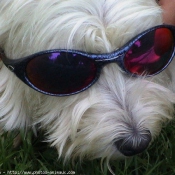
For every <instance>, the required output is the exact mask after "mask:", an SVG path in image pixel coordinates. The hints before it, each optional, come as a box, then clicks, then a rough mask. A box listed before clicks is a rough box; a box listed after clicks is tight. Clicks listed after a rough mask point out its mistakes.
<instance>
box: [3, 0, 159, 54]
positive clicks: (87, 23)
mask: <svg viewBox="0 0 175 175" xmlns="http://www.w3.org/2000/svg"><path fill="white" fill-rule="evenodd" d="M0 5H2V6H4V7H3V8H2V11H5V18H6V20H7V21H9V25H10V29H9V32H10V34H11V35H13V37H16V38H18V39H19V38H21V35H22V34H21V33H23V40H19V41H18V42H22V41H23V43H24V42H25V43H26V45H25V47H27V45H28V44H30V48H31V50H33V52H37V51H41V50H47V49H65V48H68V49H78V50H85V51H90V52H95V53H99V52H100V53H102V52H110V51H112V50H115V49H117V48H119V47H121V46H122V45H123V44H125V43H126V42H127V41H128V40H129V39H131V38H132V37H133V36H135V35H137V34H138V33H140V32H141V31H143V30H145V29H147V28H149V27H152V26H154V25H156V24H160V23H161V15H160V14H161V11H160V8H159V6H158V5H157V3H156V2H155V0H147V1H145V0H125V1H124V0H52V1H50V0H44V1H43V0H30V1H29V0H20V1H18V0H13V1H5V0H3V1H1V2H0ZM9 12H10V13H9ZM24 36H25V37H24ZM29 40H30V41H31V42H32V44H31V43H27V42H28V41H29ZM18 42H16V44H18V45H21V44H20V43H18ZM36 45H37V46H38V47H37V48H36V47H35V48H32V46H36ZM18 49H19V47H18ZM21 50H22V48H21ZM28 54H29V53H28Z"/></svg>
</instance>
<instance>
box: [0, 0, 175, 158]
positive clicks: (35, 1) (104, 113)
mask: <svg viewBox="0 0 175 175" xmlns="http://www.w3.org/2000/svg"><path fill="white" fill-rule="evenodd" d="M0 14H1V15H0V47H1V49H3V50H4V52H5V54H6V57H8V58H10V59H17V58H22V57H25V56H28V55H31V54H33V53H36V52H39V51H44V50H51V49H74V50H80V51H85V52H90V53H96V54H101V53H109V52H112V51H114V50H117V49H119V48H121V47H122V46H123V45H124V44H125V43H126V42H127V41H129V40H130V39H131V38H133V37H135V36H136V35H137V34H139V33H141V32H143V31H144V30H146V29H148V28H151V27H153V26H156V25H159V24H162V11H161V9H160V7H159V6H158V5H157V3H156V2H155V1H154V0H107V1H106V0H52V1H50V0H45V1H42V0H10V1H5V0H1V1H0ZM173 64H174V63H173V62H172V63H171V65H170V66H169V67H168V68H167V69H166V70H164V71H163V72H161V73H160V74H158V75H155V76H154V77H150V78H144V77H137V78H136V77H131V76H130V75H127V74H126V73H125V72H124V71H123V70H122V69H121V68H120V67H119V66H118V65H117V64H116V63H110V64H107V65H106V66H104V67H103V69H102V71H101V74H100V77H99V79H98V81H97V82H96V83H95V84H94V85H93V86H92V87H90V88H88V89H87V90H85V91H84V92H81V93H79V94H76V95H71V96H66V97H53V96H48V95H44V94H41V93H39V92H37V91H35V90H33V89H32V88H30V87H28V86H27V85H25V84H24V83H23V82H22V81H21V80H19V79H18V78H17V77H16V76H15V75H14V74H13V73H12V72H10V71H9V70H8V69H7V68H6V66H5V65H4V64H3V62H1V70H0V79H1V81H0V92H1V96H0V111H1V112H0V118H1V126H2V127H3V129H5V130H12V129H16V128H30V127H36V126H38V125H39V126H40V127H41V128H42V129H44V130H45V131H46V132H47V134H48V141H49V142H51V144H52V145H53V146H55V147H56V148H57V150H58V154H59V156H63V157H64V158H65V159H69V158H71V157H73V158H75V157H80V158H83V157H87V158H99V157H100V158H102V159H104V158H107V159H110V158H111V157H114V158H118V157H122V156H131V155H135V154H138V153H140V152H142V151H143V150H144V149H146V148H147V146H148V145H149V144H150V142H151V140H153V139H154V138H155V136H157V135H158V133H159V132H160V129H161V127H162V123H163V122H165V121H167V120H169V119H171V118H172V116H173V112H174V107H173V103H174V102H175V96H174V94H173V80H172V74H173V68H171V67H173V66H172V65H173ZM55 81H57V80H55Z"/></svg>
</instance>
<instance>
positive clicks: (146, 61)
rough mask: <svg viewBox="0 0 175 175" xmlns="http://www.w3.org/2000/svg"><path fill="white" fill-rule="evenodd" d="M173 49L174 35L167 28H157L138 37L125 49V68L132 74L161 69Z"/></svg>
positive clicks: (149, 73)
mask: <svg viewBox="0 0 175 175" xmlns="http://www.w3.org/2000/svg"><path fill="white" fill-rule="evenodd" d="M173 51H174V37H173V34H172V31H171V30H170V29H168V28H158V29H156V30H153V31H150V32H149V33H147V34H145V35H143V36H142V37H141V38H139V39H138V40H137V41H136V42H135V43H134V44H133V45H132V46H131V47H130V49H129V50H128V51H127V53H126V55H125V58H124V65H125V68H126V69H127V70H128V71H129V72H130V73H133V74H137V75H143V74H147V75H152V74H155V73H156V72H159V71H160V70H162V69H163V68H164V67H165V66H166V65H167V64H168V62H169V61H170V59H171V57H172V54H173Z"/></svg>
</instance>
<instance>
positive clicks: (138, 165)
mask: <svg viewBox="0 0 175 175" xmlns="http://www.w3.org/2000/svg"><path fill="white" fill-rule="evenodd" d="M21 135H22V144H21V145H20V146H19V147H18V148H14V147H13V139H14V137H15V136H16V132H13V133H11V134H8V133H5V134H3V136H1V139H0V174H4V175H7V174H10V173H11V174H15V173H23V172H22V171H24V172H28V173H29V174H30V172H29V171H31V172H33V173H35V174H37V172H35V171H38V172H45V173H46V172H47V175H49V174H52V173H53V171H57V174H59V172H62V173H63V171H66V172H68V171H74V172H75V174H76V175H103V174H104V175H109V174H111V173H110V172H109V171H108V168H107V166H106V165H105V164H104V165H103V171H102V169H101V165H100V160H94V161H85V162H83V163H82V164H80V163H79V162H77V163H75V165H74V166H73V165H71V164H68V165H66V166H63V163H62V161H61V160H58V158H57V152H56V150H55V149H54V148H50V147H49V146H48V145H47V144H46V143H44V142H42V140H43V136H42V134H40V135H39V136H38V137H37V138H35V137H34V136H33V134H32V132H28V133H27V134H26V135H24V134H23V133H22V132H21ZM110 163H111V168H112V170H113V172H114V173H115V174H116V175H175V123H171V124H169V125H167V126H166V127H165V128H164V129H163V130H162V132H161V135H160V136H159V137H158V138H157V139H156V140H154V142H153V144H152V145H151V146H150V147H149V149H148V150H147V151H145V152H144V153H142V154H141V155H138V156H135V157H132V158H128V159H126V160H120V161H119V160H118V161H113V162H110ZM38 174H39V173H38Z"/></svg>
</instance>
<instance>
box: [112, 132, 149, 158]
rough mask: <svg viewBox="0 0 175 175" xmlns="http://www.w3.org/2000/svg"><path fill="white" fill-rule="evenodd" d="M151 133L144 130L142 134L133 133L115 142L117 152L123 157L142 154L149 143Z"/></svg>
mask: <svg viewBox="0 0 175 175" xmlns="http://www.w3.org/2000/svg"><path fill="white" fill-rule="evenodd" d="M151 138H152V137H151V133H150V131H148V130H145V131H144V132H143V133H142V134H140V133H135V134H134V135H132V136H130V137H125V138H123V139H120V140H118V141H116V142H115V146H116V147H117V149H118V151H119V152H121V153H122V154H123V155H124V156H134V155H136V154H139V153H141V152H143V151H144V150H145V149H146V148H147V147H148V146H149V143H150V142H151Z"/></svg>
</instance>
